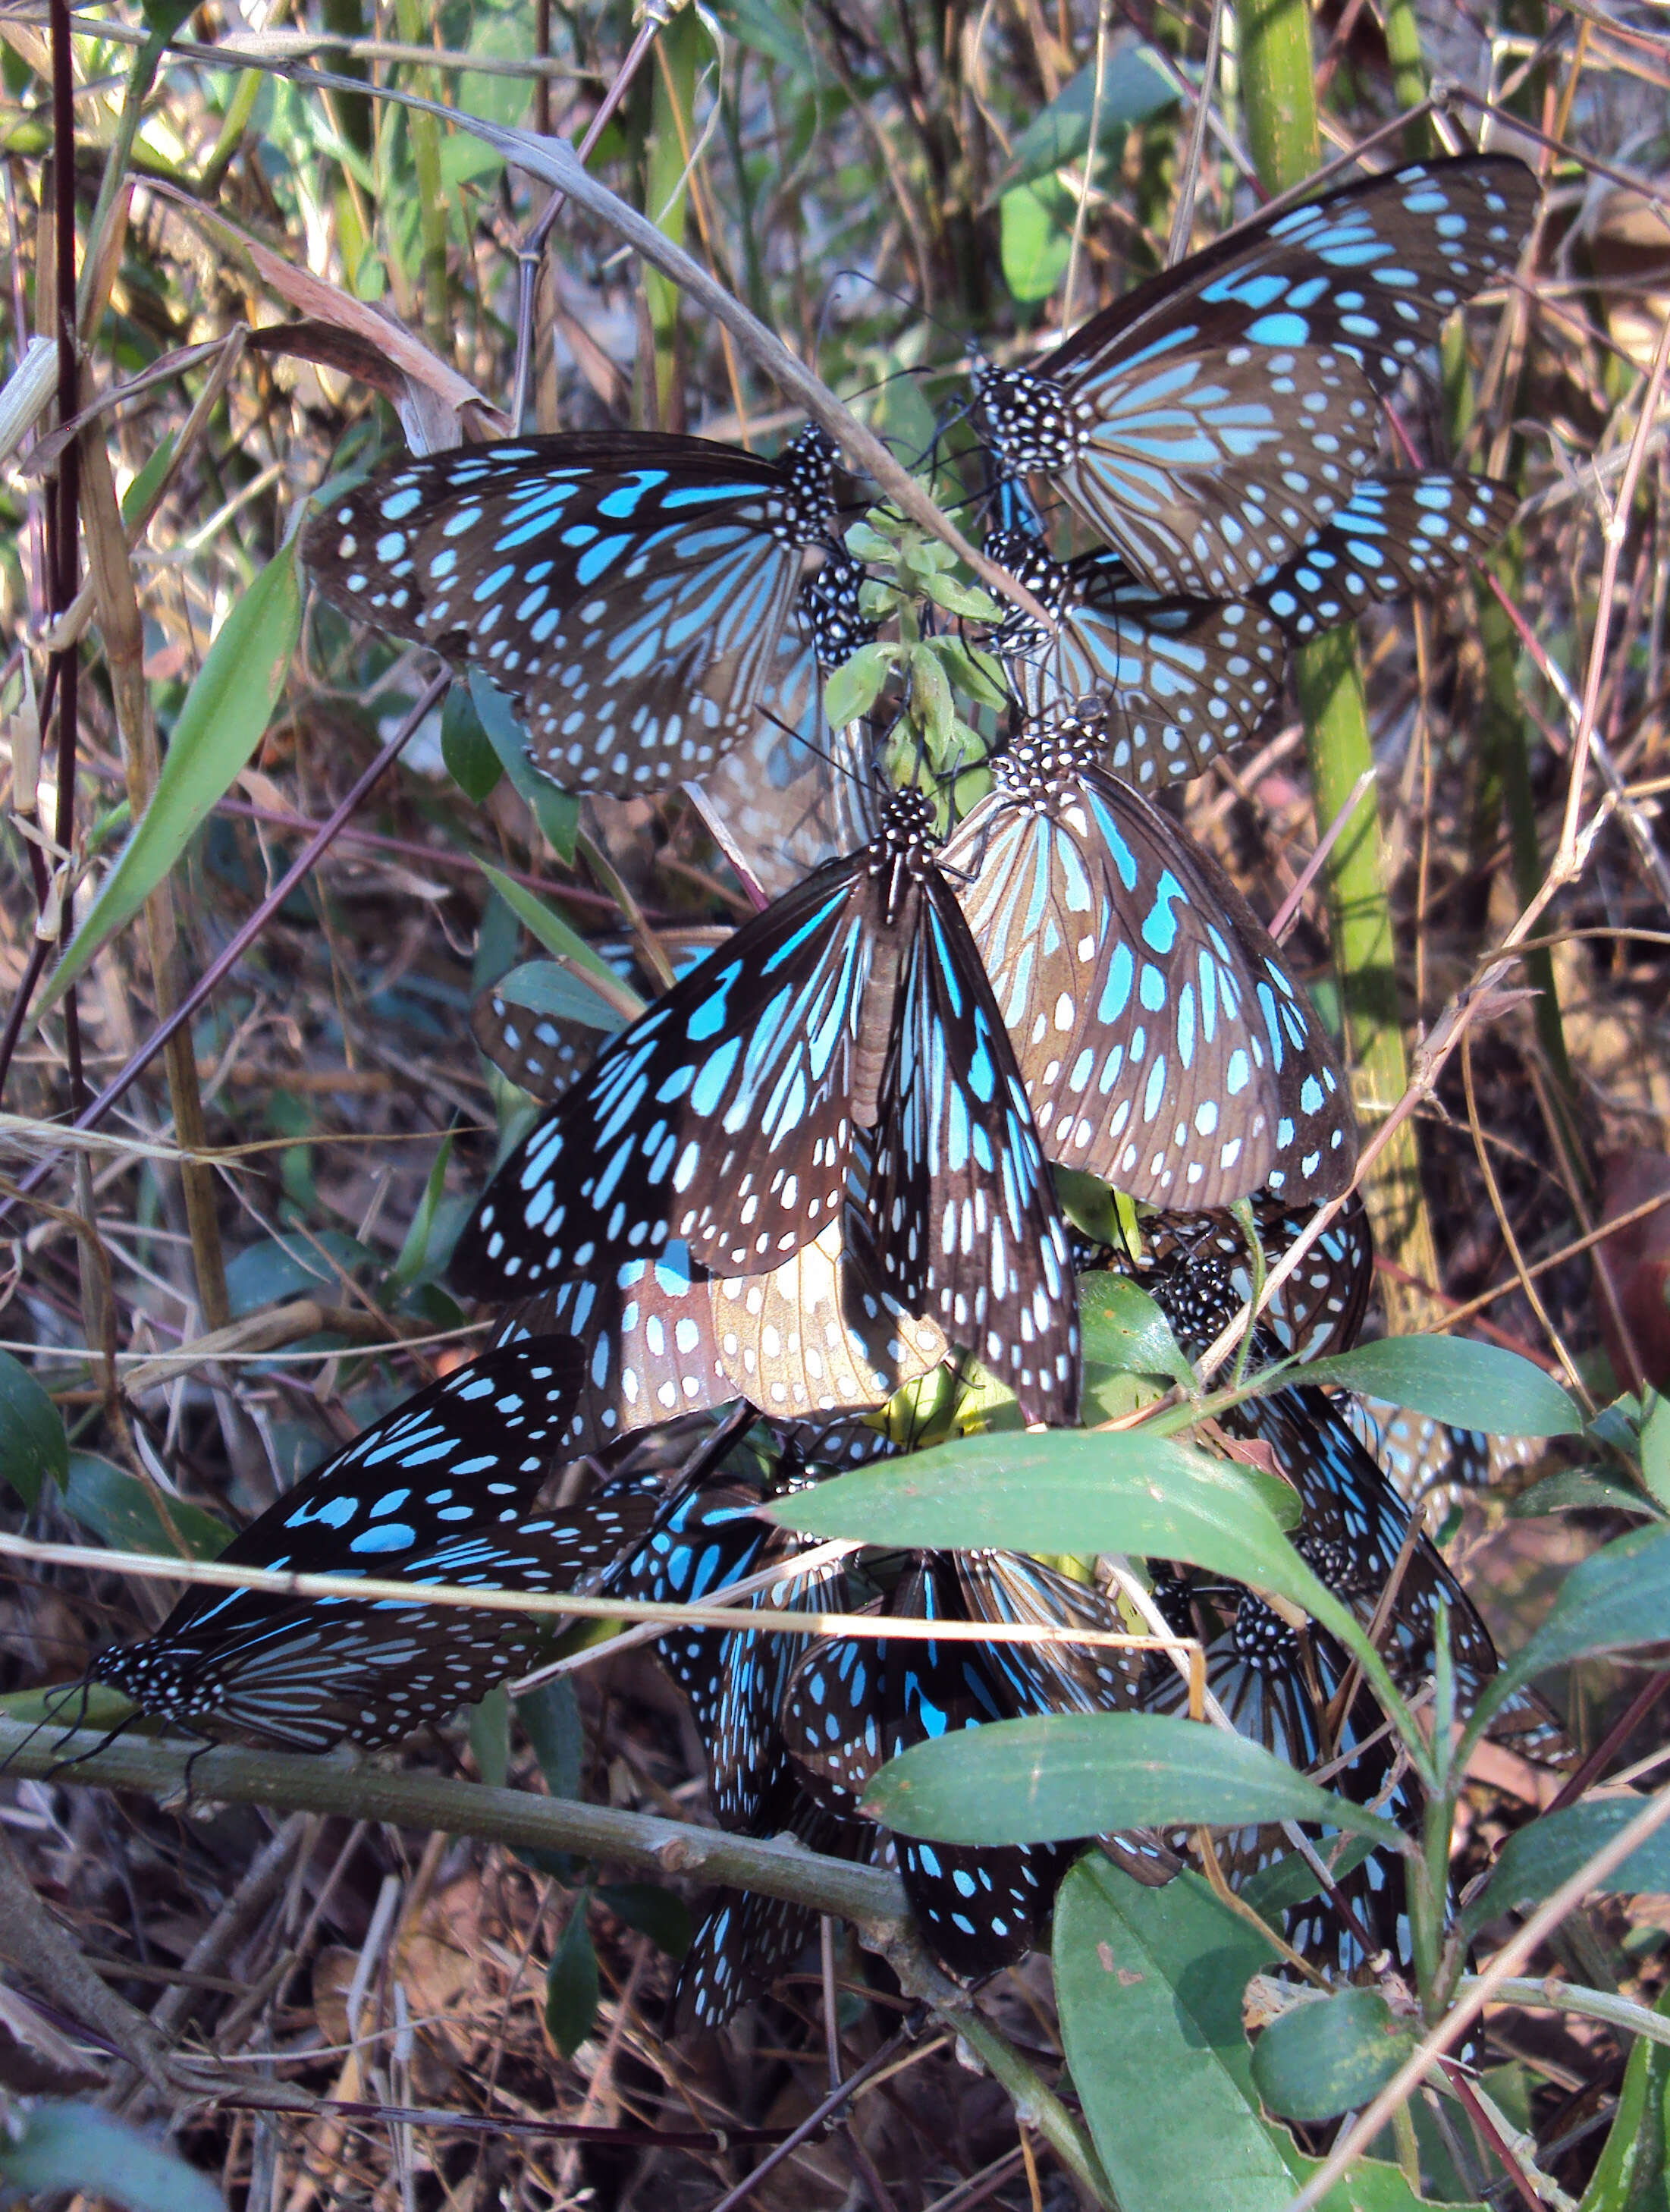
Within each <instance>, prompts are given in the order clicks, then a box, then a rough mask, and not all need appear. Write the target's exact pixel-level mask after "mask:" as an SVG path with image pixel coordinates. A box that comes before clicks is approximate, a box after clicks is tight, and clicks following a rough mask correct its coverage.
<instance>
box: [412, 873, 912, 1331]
mask: <svg viewBox="0 0 1670 2212" xmlns="http://www.w3.org/2000/svg"><path fill="white" fill-rule="evenodd" d="M884 897H885V893H884V887H883V885H882V884H881V883H880V882H879V881H878V878H876V877H875V876H874V875H873V874H872V873H871V872H870V871H869V870H868V869H867V868H866V866H865V855H863V854H860V855H859V856H857V858H856V859H850V860H835V861H831V862H829V864H828V865H827V866H824V867H823V868H820V869H818V870H817V871H816V872H815V873H813V874H812V875H811V876H809V877H808V878H807V879H806V881H805V883H804V884H800V885H799V887H798V888H797V889H796V890H793V891H792V892H790V893H789V894H788V895H787V896H786V897H784V898H782V899H780V900H778V901H777V902H775V903H774V905H772V906H769V907H768V908H766V909H765V911H764V912H763V913H762V914H760V915H756V916H755V917H754V919H753V920H752V921H748V922H745V923H744V925H743V926H742V927H741V928H740V929H738V931H737V932H736V933H735V934H734V935H733V936H732V937H730V938H728V939H726V942H725V944H724V945H720V947H719V948H718V949H717V950H716V951H714V952H712V953H710V954H709V955H708V957H707V958H706V959H705V960H703V961H701V962H699V963H698V964H697V965H696V966H695V967H694V968H693V969H691V970H690V971H689V974H688V975H685V976H683V978H682V979H681V980H680V981H679V982H677V984H675V985H674V987H673V988H672V989H671V991H669V992H667V993H665V995H664V996H663V997H661V998H659V999H658V1000H656V1001H655V1003H654V1005H653V1006H651V1007H650V1008H649V1009H648V1010H647V1012H645V1013H644V1014H642V1015H641V1016H640V1017H639V1018H638V1019H637V1020H636V1021H635V1022H634V1023H633V1024H631V1025H630V1027H629V1028H628V1029H625V1030H622V1031H621V1032H620V1033H619V1035H618V1036H615V1037H612V1038H611V1039H610V1042H608V1043H607V1044H606V1045H605V1046H604V1048H603V1050H602V1051H601V1052H600V1053H599V1054H598V1057H597V1059H596V1060H594V1061H593V1062H592V1066H591V1067H590V1068H589V1069H588V1070H587V1071H586V1074H585V1075H584V1076H583V1077H581V1078H580V1079H579V1080H578V1081H577V1082H576V1083H574V1085H573V1086H572V1087H571V1088H570V1089H569V1091H568V1092H567V1093H566V1094H565V1095H564V1097H562V1099H561V1100H560V1101H559V1102H558V1103H557V1105H556V1108H555V1109H554V1110H553V1111H552V1112H551V1113H550V1115H547V1116H546V1118H545V1119H544V1121H541V1122H539V1123H538V1124H537V1126H536V1127H535V1128H534V1129H533V1130H532V1131H531V1133H530V1134H529V1135H528V1136H527V1137H526V1138H525V1139H524V1140H523V1141H522V1143H521V1144H520V1145H519V1146H517V1147H516V1149H515V1150H514V1151H513V1152H512V1153H511V1155H510V1157H509V1158H508V1159H507V1160H506V1162H505V1164H504V1165H503V1166H502V1167H501V1169H500V1170H499V1171H498V1173H497V1174H496V1175H495V1176H494V1178H493V1181H492V1182H491V1183H489V1186H488V1188H487V1191H486V1193H485V1194H484V1195H483V1199H482V1200H481V1203H480V1205H479V1206H477V1209H476V1212H475V1213H474V1214H473V1215H472V1216H471V1219H470V1221H469V1222H468V1223H467V1224H466V1225H465V1231H464V1233H463V1235H462V1236H461V1237H460V1238H459V1239H458V1248H457V1250H456V1253H455V1255H454V1258H453V1262H452V1279H453V1280H454V1282H455V1283H456V1284H457V1285H458V1287H459V1288H460V1289H462V1290H464V1291H467V1292H469V1293H471V1295H474V1296H476V1297H483V1298H494V1299H497V1300H504V1299H507V1298H512V1297H522V1296H525V1295H531V1294H532V1293H533V1292H536V1291H542V1290H544V1289H545V1288H547V1287H548V1286H549V1285H552V1284H555V1283H558V1282H562V1281H563V1280H565V1279H568V1278H570V1277H576V1276H584V1277H587V1278H592V1279H608V1278H610V1277H611V1276H613V1275H615V1274H616V1273H618V1271H619V1270H620V1269H621V1268H622V1267H625V1266H627V1265H628V1264H629V1262H632V1261H641V1260H653V1259H654V1258H655V1256H656V1255H658V1254H659V1253H660V1252H661V1251H662V1250H663V1249H665V1246H666V1245H667V1244H668V1243H669V1242H670V1241H673V1240H682V1241H683V1242H684V1243H686V1244H687V1245H688V1246H689V1254H690V1257H691V1259H692V1260H694V1261H695V1262H696V1263H697V1264H698V1265H699V1266H702V1267H713V1268H714V1270H715V1271H716V1272H719V1273H731V1272H732V1271H736V1272H741V1271H744V1270H749V1269H753V1270H758V1271H765V1270H768V1269H769V1268H772V1267H776V1266H778V1265H780V1263H781V1262H782V1261H784V1260H786V1259H787V1258H788V1257H790V1256H791V1255H792V1254H793V1253H794V1252H795V1251H797V1250H798V1249H799V1247H800V1246H801V1245H802V1244H805V1243H811V1242H812V1240H813V1239H814V1238H816V1237H818V1236H819V1235H820V1234H821V1233H822V1232H823V1230H824V1229H825V1228H826V1227H827V1226H828V1225H829V1224H830V1223H831V1222H833V1221H836V1220H838V1219H839V1216H840V1208H841V1203H842V1200H843V1197H844V1194H845V1190H846V1184H847V1169H848V1164H849V1161H850V1158H851V1152H852V1138H853V1128H852V1118H851V1100H852V1094H853V1083H854V1077H855V1062H856V1059H857V1050H856V1048H857V1042H858V1036H859V1018H860V1013H861V1011H862V1008H863V1004H864V999H865V985H866V983H867V982H868V981H869V978H870V975H871V966H872V963H873V961H874V957H875V953H876V949H877V946H878V943H879V941H880V929H881V927H882V924H883V922H884Z"/></svg>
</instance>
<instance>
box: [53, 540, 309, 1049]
mask: <svg viewBox="0 0 1670 2212" xmlns="http://www.w3.org/2000/svg"><path fill="white" fill-rule="evenodd" d="M300 634H301V590H300V588H299V586H298V585H297V582H296V573H295V544H294V541H292V543H291V544H288V545H287V546H286V547H285V548H284V550H283V551H282V553H280V554H279V555H278V556H276V558H275V559H274V560H272V561H270V562H268V563H267V566H266V567H265V568H264V569H263V570H262V571H261V573H260V574H259V575H258V577H257V578H256V579H255V581H254V582H253V584H252V585H251V586H250V588H249V589H248V591H247V592H245V593H244V595H243V596H242V598H241V599H237V600H235V601H234V605H233V608H232V611H231V613H230V614H229V615H228V617H227V618H226V620H225V621H224V622H223V623H222V624H221V627H220V629H219V632H218V633H217V635H216V639H215V641H214V643H213V644H212V645H211V646H210V648H209V651H208V653H206V654H205V655H204V656H203V665H202V667H201V668H200V669H199V670H198V671H197V678H196V681H195V682H194V683H193V684H192V685H191V690H189V691H188V692H187V693H186V695H185V705H184V706H183V707H182V708H180V710H179V718H178V720H176V721H175V723H174V726H173V732H172V733H171V734H170V736H169V739H168V750H167V755H166V756H165V757H164V759H163V763H162V772H161V775H159V776H158V778H157V781H156V789H155V791H154V792H153V793H152V794H151V803H150V805H149V806H148V807H147V808H146V809H145V812H144V815H143V818H142V820H141V821H140V822H139V823H138V824H137V827H136V828H135V829H134V831H133V834H132V835H131V836H130V837H129V839H128V841H127V842H126V844H125V845H124V846H123V848H122V849H121V851H120V853H119V854H118V855H117V857H116V860H115V862H114V864H113V866H112V868H111V871H110V873H109V874H108V875H107V876H106V878H105V880H104V882H103V884H101V885H100V890H99V895H98V896H97V897H96V898H95V899H94V902H93V903H92V905H91V906H90V907H89V908H88V910H87V912H86V914H85V915H83V916H82V921H81V926H80V927H79V928H77V930H76V934H75V936H74V937H73V938H72V939H70V948H69V950H68V951H66V952H65V954H64V957H63V959H62V960H60V961H59V963H58V966H57V968H56V969H54V970H53V972H52V980H51V981H50V982H49V983H48V984H47V986H46V990H45V991H44V992H43V993H42V994H41V995H40V998H39V1000H38V1001H37V1004H36V1008H35V1011H36V1014H37V1016H39V1015H40V1014H44V1013H45V1012H46V1011H47V1009H48V1008H49V1007H51V1006H53V1005H54V1004H55V1003H56V1002H57V1000H58V999H60V998H61V997H62V996H63V995H64V992H65V991H66V990H67V989H68V988H69V987H70V984H71V983H73V982H74V981H75V980H76V976H77V975H80V974H81V973H82V970H83V969H85V968H86V966H87V964H88V962H89V961H90V960H91V959H92V958H93V956H94V953H96V952H97V951H99V949H100V946H101V945H104V944H106V942H107V941H108V940H109V939H110V938H111V937H112V936H113V935H114V934H115V933H116V932H117V931H118V929H120V928H122V927H124V924H125V923H127V922H129V921H131V920H132V919H133V917H134V915H136V914H137V913H138V911H139V909H140V908H141V907H142V906H143V904H144V902H145V901H146V899H147V898H148V897H149V896H150V894H151V892H153V891H154V890H155V889H156V887H157V885H158V884H160V883H161V881H162V879H163V878H164V877H165V876H166V875H167V873H168V871H169V870H170V869H171V868H172V867H173V865H174V863H175V862H176V861H177V860H179V856H180V854H182V853H183V852H184V851H185V848H186V846H187V845H188V844H189V843H190V842H191V838H192V837H193V836H194V835H195V834H196V832H197V829H198V828H199V827H200V826H201V825H202V823H203V822H204V821H206V820H207V818H208V817H209V815H210V812H211V811H212V810H213V808H214V807H215V805H216V804H217V802H218V801H219V800H221V799H223V798H224V797H225V796H226V793H228V790H230V788H231V787H232V785H233V783H234V781H235V780H236V778H237V775H238V773H239V771H240V769H243V768H245V767H246V766H247V765H248V763H249V760H250V758H251V756H252V754H253V752H254V750H255V748H256V747H257V745H258V744H260V742H261V739H262V738H263V736H264V734H265V732H266V727H267V723H268V721H269V720H270V718H271V714H272V710H273V707H274V704H275V702H276V700H277V697H278V694H279V691H280V690H281V689H282V685H283V682H284V672H285V671H286V669H287V668H288V666H289V661H290V654H291V653H292V651H293V650H294V648H295V641H296V639H297V637H298V636H299V635H300Z"/></svg>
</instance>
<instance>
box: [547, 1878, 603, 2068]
mask: <svg viewBox="0 0 1670 2212" xmlns="http://www.w3.org/2000/svg"><path fill="white" fill-rule="evenodd" d="M591 1904H592V1893H591V1891H590V1890H589V1889H582V1890H580V1891H579V1892H578V1893H576V1895H575V1897H574V1903H573V1904H572V1905H570V1906H569V1907H568V1920H567V1921H566V1923H564V1925H563V1929H562V1935H561V1936H560V1937H559V1938H558V1939H557V1946H556V1950H555V1951H554V1952H553V1953H552V1954H551V1963H550V1972H548V1973H547V1974H546V1976H545V2025H546V2027H548V2028H549V2029H550V2036H551V2041H552V2042H553V2043H554V2044H555V2045H556V2047H557V2049H558V2050H559V2051H561V2052H562V2056H563V2057H565V2058H572V2057H574V2053H575V2051H578V2050H579V2048H580V2045H581V2044H582V2043H584V2042H585V2040H586V2037H587V2036H588V2035H590V2033H592V2028H593V2027H594V2026H595V2025H596V2022H597V2017H598V1954H597V1953H596V1952H595V1951H594V1950H593V1949H592V1931H591V1929H590V1928H589V1927H588V1926H587V1925H586V1915H587V1913H588V1912H589V1911H590V1909H591Z"/></svg>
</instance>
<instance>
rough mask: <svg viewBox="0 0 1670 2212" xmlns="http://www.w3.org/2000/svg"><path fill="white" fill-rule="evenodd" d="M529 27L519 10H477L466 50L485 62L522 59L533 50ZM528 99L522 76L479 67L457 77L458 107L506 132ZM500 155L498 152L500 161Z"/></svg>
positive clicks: (516, 121)
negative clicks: (500, 125) (495, 124)
mask: <svg viewBox="0 0 1670 2212" xmlns="http://www.w3.org/2000/svg"><path fill="white" fill-rule="evenodd" d="M531 29H532V25H531V22H530V21H528V19H527V16H526V15H525V12H524V11H523V10H522V9H518V8H509V9H505V10H504V11H503V12H502V13H501V14H492V13H489V12H488V11H487V10H485V9H478V10H477V13H476V15H475V18H474V21H473V22H472V23H471V31H470V52H471V53H472V54H480V55H481V56H482V57H483V59H484V60H487V61H495V62H520V61H525V60H526V59H527V58H528V57H529V55H530V54H531V52H532V51H533V41H532V40H531V37H530V36H529V33H530V32H531ZM532 101H533V88H532V86H531V84H530V82H529V81H528V79H527V78H526V77H525V76H524V77H515V76H498V75H496V74H495V75H492V76H489V75H488V74H487V73H486V72H485V71H483V70H468V71H466V72H465V75H464V76H461V77H460V78H459V79H458V105H459V106H460V107H464V108H467V109H468V110H469V112H470V113H471V115H484V116H485V117H486V118H487V119H488V121H489V123H499V124H502V125H504V127H505V128H506V129H507V130H509V131H513V130H515V129H516V128H517V127H518V126H519V124H520V123H521V121H522V119H523V118H524V117H525V115H526V113H527V112H528V109H529V107H530V106H531V104H532ZM449 143H450V142H449ZM442 150H443V158H444V154H445V149H442ZM503 158H504V157H503V156H502V155H501V156H500V159H501V161H502V160H503Z"/></svg>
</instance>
